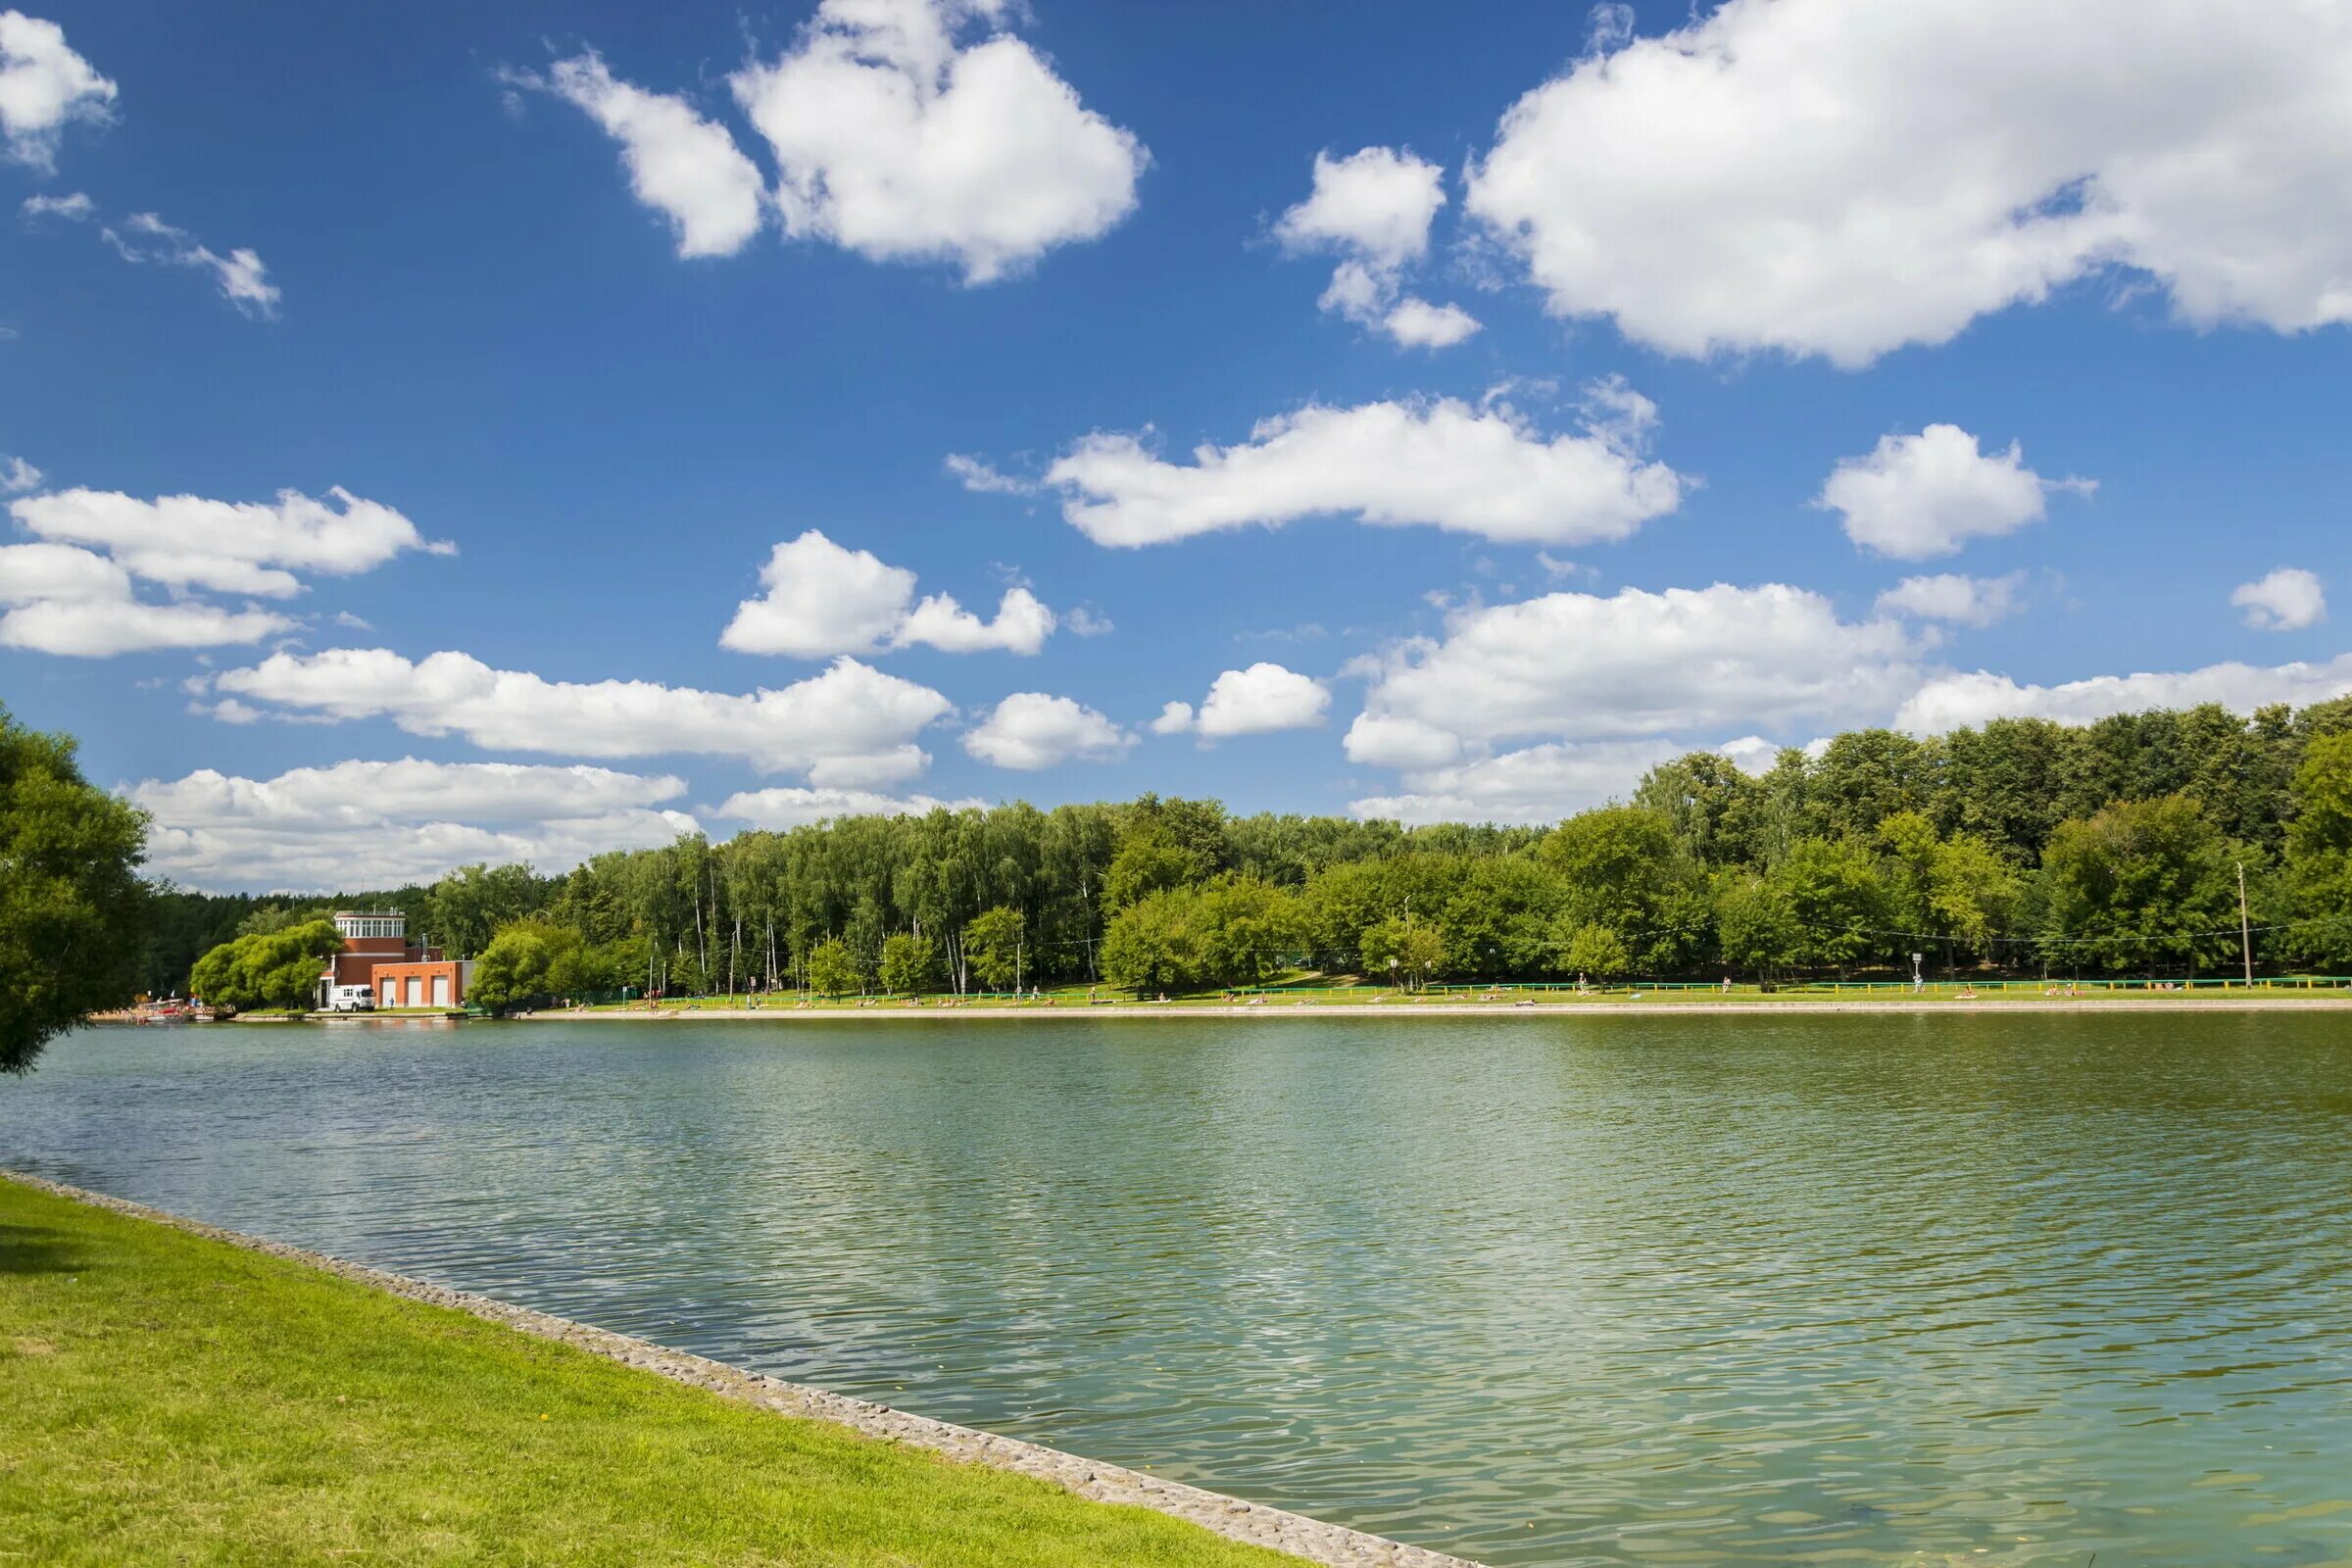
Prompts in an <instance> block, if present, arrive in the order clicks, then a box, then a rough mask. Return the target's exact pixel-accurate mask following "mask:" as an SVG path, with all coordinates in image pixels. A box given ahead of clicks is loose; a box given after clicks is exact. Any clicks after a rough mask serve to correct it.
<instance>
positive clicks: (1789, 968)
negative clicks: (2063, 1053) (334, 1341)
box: [150, 699, 2352, 1005]
mask: <svg viewBox="0 0 2352 1568" xmlns="http://www.w3.org/2000/svg"><path fill="white" fill-rule="evenodd" d="M2241 875H2242V877H2243V879H2244V880H2243V886H2244V895H2243V898H2244V904H2243V906H2242V909H2243V916H2244V923H2245V925H2246V927H2248V928H2249V930H2248V933H2247V934H2248V935H2249V936H2250V939H2251V945H2252V948H2253V952H2254V958H2255V961H2256V963H2257V964H2258V965H2260V966H2261V967H2263V968H2264V969H2266V970H2269V971H2278V970H2281V969H2288V968H2302V969H2307V970H2308V969H2317V970H2320V971H2324V972H2331V973H2343V972H2346V971H2348V970H2352V699H2342V700H2338V701H2336V702H2332V703H2327V704H2322V705H2318V706H2315V707H2312V708H2309V709H2305V710H2303V711H2300V712H2293V711H2289V710H2287V709H2285V708H2283V707H2279V708H2269V709H2264V710H2262V711H2258V712H2256V713H2254V714H2253V715H2251V717H2243V716H2239V715H2236V714H2232V713H2230V712H2229V711H2226V710H2223V709H2221V708H2218V707H2203V708H2195V709H2189V710H2185V711H2151V712H2143V713H2132V714H2124V715H2119V716H2116V717H2112V718H2107V719H2102V720H2100V721H2099V722H2097V723H2093V724H2088V725H2081V726H2069V725H2063V724H2058V723H2054V722H2050V721H2047V720H2042V719H2030V718H2029V719H2003V720H1996V721H1994V722H1991V723H1988V724H1985V726H1983V727H1982V728H1979V729H1965V730H1959V731H1956V732H1954V733H1952V734H1949V735H1945V736H1938V737H1932V738H1928V739H1920V738H1916V737H1913V736H1908V735H1904V734H1900V733H1897V732H1895V731H1892V730H1886V729H1864V730H1854V731H1849V732H1847V733H1844V734H1841V735H1838V736H1837V737H1835V738H1834V739H1832V740H1830V741H1829V742H1828V743H1827V744H1826V745H1821V746H1817V747H1814V748H1809V749H1806V750H1802V751H1799V750H1793V749H1792V750H1788V751H1784V752H1782V753H1781V754H1780V756H1779V758H1778V760H1776V761H1775V762H1774V763H1773V765H1772V766H1771V767H1770V768H1768V769H1767V770H1765V771H1764V772H1762V773H1761V774H1752V775H1751V774H1749V773H1746V772H1743V771H1742V770H1740V768H1739V767H1737V766H1735V765H1734V764H1733V763H1732V762H1731V761H1730V760H1728V759H1726V758H1724V757H1722V756H1721V755H1719V754H1716V753H1712V752H1693V753H1691V754H1690V755H1688V756H1685V757H1682V758H1680V759H1677V760H1673V761H1669V762H1666V763H1664V764H1662V765H1660V766H1658V767H1656V768H1653V769H1652V770H1651V771H1650V772H1649V773H1648V774H1647V775H1646V776H1644V777H1643V778H1642V780H1641V781H1640V783H1639V784H1638V786H1637V787H1636V788H1635V789H1634V790H1633V791H1632V793H1631V795H1630V796H1629V797H1628V798H1627V799H1625V800H1624V801H1622V802H1618V803H1615V804H1611V805H1607V806H1602V807H1599V808H1596V809H1591V810H1586V811H1581V812H1578V813H1576V814H1573V815H1569V816H1567V817H1565V818H1564V819H1563V820H1561V821H1559V822H1558V823H1557V824H1555V825H1551V826H1545V827H1499V826H1473V825H1465V824H1458V823H1454V824H1439V825H1432V826H1423V827H1412V828H1408V827H1405V826H1402V825H1400V824H1398V823H1397V822H1393V821H1379V820H1374V821H1358V820H1354V819H1351V818H1345V817H1336V816H1298V815H1281V814H1271V813H1261V814H1257V815H1250V816H1236V815H1232V814H1230V813H1228V812H1227V811H1226V810H1225V809H1223V807H1221V806H1220V805H1219V804H1218V803H1216V802H1213V801H1197V800H1176V799H1162V798H1160V797H1158V796H1155V795H1146V796H1144V797H1142V798H1140V799H1138V800H1134V801H1129V802H1123V803H1110V804H1095V805H1072V806H1061V807H1056V808H1054V809H1050V810H1041V809H1037V808H1035V807H1031V806H1028V805H1024V804H1021V803H1018V802H1015V803H1011V804H1007V805H1004V806H999V807H996V808H993V809H970V810H960V811H958V810H948V809H939V810H934V811H932V812H930V813H929V814H928V815H920V816H895V817H886V816H858V817H844V818H839V819H835V820H832V821H827V822H822V823H817V824H813V825H810V826H807V827H801V828H796V829H793V830H791V831H788V832H780V833H779V832H747V833H743V834H741V835H739V836H737V837H735V838H733V839H730V840H727V841H725V842H722V843H716V844H713V843H711V842H709V841H708V840H706V839H705V838H703V837H701V836H688V837H683V838H680V839H679V840H677V841H676V842H674V843H672V844H669V845H667V846H664V847H662V848H660V849H652V850H642V851H633V852H615V853H613V854H608V855H602V856H599V857H597V858H594V859H592V860H589V861H588V862H586V863H585V864H582V865H580V866H578V867H576V868H574V869H572V870H569V871H566V872H563V873H561V874H557V875H549V876H542V875H539V874H537V873H536V872H534V871H532V870H531V869H530V868H528V867H525V866H516V865H506V866H482V865H473V866H466V867H462V868H460V869H458V870H456V871H454V872H452V873H451V874H449V875H448V876H446V877H443V878H441V879H440V880H439V881H437V882H434V883H432V884H431V885H429V886H425V887H418V888H409V889H394V890H370V891H367V892H365V893H362V892H358V891H351V892H347V893H345V894H343V895H341V896H339V900H319V901H307V902H306V901H299V900H288V899H285V898H282V897H281V898H278V899H273V900H267V899H256V898H252V897H244V896H240V897H233V898H217V897H211V896H207V895H201V894H191V893H172V894H169V895H168V896H167V897H166V899H165V900H164V901H163V903H164V906H165V907H164V908H163V910H162V911H161V917H162V920H163V926H162V928H161V929H160V930H159V936H158V941H157V943H156V945H155V947H154V950H153V951H152V953H151V955H150V967H151V971H152V974H151V981H152V983H154V984H155V985H156V987H157V988H158V989H165V988H169V987H170V986H172V985H173V984H178V983H184V977H185V976H186V974H187V971H188V967H189V965H190V964H191V962H192V961H193V959H194V958H195V956H197V955H198V954H199V953H201V952H203V951H205V950H206V949H207V948H209V947H211V946H212V945H214V944H216V943H219V942H223V941H227V940H230V939H232V938H234V937H236V936H238V935H240V934H241V935H244V936H247V937H251V936H253V935H255V934H256V933H257V932H268V931H280V930H287V929H291V928H295V927H299V926H301V925H303V924H305V923H306V922H307V921H308V920H309V919H310V918H312V917H315V916H316V914H317V913H318V912H319V910H320V909H323V908H325V907H329V906H330V905H331V904H332V903H334V902H341V901H348V902H354V903H359V902H365V903H368V904H388V905H392V906H395V907H401V908H404V909H406V910H407V911H408V912H409V914H410V917H411V929H412V931H413V932H414V933H416V934H418V935H421V936H422V937H424V938H425V939H426V940H428V941H431V942H434V943H437V944H439V945H442V946H444V947H446V948H447V949H449V950H450V952H451V954H452V956H477V957H481V958H483V959H485V961H486V964H487V968H486V971H485V978H486V979H487V981H488V982H489V985H490V990H491V992H492V993H493V994H494V995H495V997H496V998H497V999H498V1000H499V1002H500V1003H502V1004H505V1005H521V1004H522V1003H524V1002H526V1001H528V1000H530V999H532V998H534V997H538V996H546V995H574V996H577V995H590V994H596V993H617V992H618V991H619V990H621V988H623V987H628V988H631V989H633V990H637V991H639V992H642V991H644V990H647V989H651V990H655V991H660V992H663V993H665V994H669V995H683V994H694V993H705V992H719V991H729V992H734V991H746V990H751V989H755V988H759V989H778V988H796V989H799V988H807V989H813V990H817V991H820V992H824V993H826V994H831V995H838V994H842V993H846V992H852V991H884V990H888V991H891V992H909V991H919V990H932V989H938V990H952V991H956V992H965V993H969V992H976V991H981V992H984V991H1005V990H1008V989H1012V988H1014V987H1016V986H1017V987H1029V986H1051V985H1060V984H1070V983H1090V982H1099V983H1102V984H1106V985H1110V986H1114V987H1120V988H1127V989H1132V990H1136V991H1139V992H1157V991H1167V992H1177V991H1183V990H1197V989H1203V988H1213V987H1232V986H1247V985H1254V984H1260V983H1264V982H1266V981H1269V980H1272V979H1274V978H1276V977H1278V976H1283V975H1290V974H1296V973H1299V972H1302V971H1319V972H1322V973H1325V974H1332V975H1339V974H1348V975H1362V976H1365V977H1367V978H1372V979H1377V980H1381V981H1387V982H1394V983H1397V984H1400V985H1405V986H1417V985H1422V984H1427V983H1431V982H1434V981H1443V980H1447V979H1478V980H1486V979H1514V978H1557V977H1571V976H1578V975H1582V976H1586V977H1589V978H1591V979H1593V980H1595V981H1604V980H1612V979H1620V978H1634V979H1642V978H1650V979H1666V978H1676V977H1683V978H1714V977H1716V976H1718V975H1724V974H1733V975H1738V976H1740V977H1742V978H1755V979H1764V980H1774V979H1787V978H1789V977H1793V976H1800V975H1821V974H1849V973H1859V972H1870V971H1873V970H1881V971H1899V972H1902V973H1906V974H1907V973H1908V972H1909V968H1910V962H1911V959H1910V956H1911V955H1912V954H1914V953H1918V954H1921V955H1923V961H1924V962H1925V963H1927V964H1929V965H1931V966H1932V967H1933V968H1934V969H1935V970H1936V972H1953V973H1974V972H2005V973H2047V974H2052V975H2055V974H2059V973H2065V974H2070V975H2071V974H2082V975H2094V974H2127V975H2130V974H2146V975H2192V974H2197V973H2212V972H2215V971H2217V970H2222V969H2233V968H2234V967H2235V966H2236V964H2237V963H2238V962H2239V961H2241V948H2240V944H2241V932H2240V918H2241V904H2240V877H2241Z"/></svg>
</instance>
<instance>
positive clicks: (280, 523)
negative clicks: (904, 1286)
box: [8, 485, 457, 599]
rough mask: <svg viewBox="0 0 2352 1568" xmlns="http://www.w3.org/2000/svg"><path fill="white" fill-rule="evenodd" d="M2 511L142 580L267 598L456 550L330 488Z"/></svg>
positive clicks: (41, 502)
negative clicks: (273, 496) (265, 498)
mask: <svg viewBox="0 0 2352 1568" xmlns="http://www.w3.org/2000/svg"><path fill="white" fill-rule="evenodd" d="M8 511H9V515H11V516H13V517H14V518H16V520H17V522H18V524H19V525H20V526H22V527H23V528H24V529H25V531H26V532H28V533H32V534H35V535H38V536H39V537H40V538H43V539H48V540H55V541H60V542H63V543H68V544H77V545H89V546H93V547H96V548H98V549H102V550H105V551H106V552H108V553H109V554H110V555H111V556H113V558H114V559H115V560H116V561H117V562H118V563H120V564H122V565H123V566H124V567H125V568H127V569H128V570H129V571H130V572H131V573H132V574H133V575H135V576H139V577H144V578H146V579H147V580H148V581H150V582H159V583H165V584H169V585H171V586H172V587H175V588H211V589H217V590H219V591H221V592H223V593H244V594H259V595H261V596H263V597H264V598H270V599H284V598H290V597H291V596H293V595H294V594H296V593H299V592H300V591H301V588H302V584H301V581H300V579H299V578H297V577H296V576H295V575H294V574H295V573H296V572H319V573H323V574H325V575H328V576H336V577H347V576H351V575H353V574H355V573H358V572H363V571H369V570H372V569H373V568H375V567H377V566H380V565H382V564H384V563H386V562H388V561H390V560H392V559H393V558H394V557H395V556H398V555H401V554H403V553H404V552H407V551H411V550H421V551H426V552H429V553H430V554H433V555H453V554H455V553H456V548H457V547H456V546H454V545H451V544H449V543H447V542H445V541H428V540H427V539H425V538H424V536H423V535H422V534H420V533H418V532H417V525H416V524H415V523H413V522H411V521H410V520H409V519H408V518H407V517H405V516H403V515H401V514H400V513H398V512H396V511H394V510H393V509H392V508H390V507H387V506H384V505H382V504H381V503H379V502H374V501H368V500H363V499H362V498H361V497H358V496H355V495H353V494H352V493H351V492H350V491H348V490H345V489H343V488H342V487H341V486H339V485H338V486H335V487H333V488H331V489H329V490H328V491H327V493H326V495H325V496H324V497H323V498H316V499H315V498H313V497H310V496H306V495H302V494H300V493H299V492H297V491H293V490H281V491H279V492H278V495H277V500H276V502H275V503H274V504H271V503H265V502H255V501H211V500H207V499H205V498H204V497H201V496H185V495H182V496H158V497H157V498H155V499H154V500H152V501H143V500H140V499H139V498H138V497H136V496H128V495H124V494H123V493H122V492H120V491H113V490H84V489H73V490H60V491H56V492H54V493H51V494H48V495H37V496H25V497H23V498H22V499H19V500H16V501H12V502H10V503H9V504H8Z"/></svg>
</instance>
